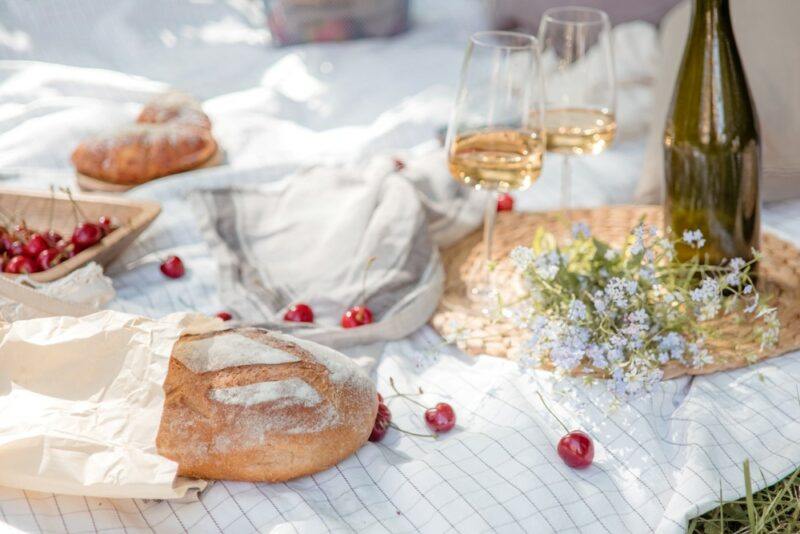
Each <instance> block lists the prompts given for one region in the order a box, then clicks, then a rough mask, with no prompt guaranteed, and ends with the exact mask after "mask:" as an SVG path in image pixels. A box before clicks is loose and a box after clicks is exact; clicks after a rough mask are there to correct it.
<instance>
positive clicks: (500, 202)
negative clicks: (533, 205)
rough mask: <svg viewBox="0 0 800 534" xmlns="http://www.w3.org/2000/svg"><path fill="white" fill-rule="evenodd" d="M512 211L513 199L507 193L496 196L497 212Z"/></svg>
mask: <svg viewBox="0 0 800 534" xmlns="http://www.w3.org/2000/svg"><path fill="white" fill-rule="evenodd" d="M513 209H514V197H512V196H511V195H510V194H508V193H500V194H499V195H497V211H511V210H513Z"/></svg>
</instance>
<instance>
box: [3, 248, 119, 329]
mask: <svg viewBox="0 0 800 534" xmlns="http://www.w3.org/2000/svg"><path fill="white" fill-rule="evenodd" d="M9 284H15V285H16V286H17V287H14V286H12V285H9ZM15 290H16V291H15ZM29 290H30V291H29ZM115 295H116V293H115V292H114V285H113V283H112V282H111V279H110V278H108V277H107V276H105V275H104V274H103V268H102V267H101V266H100V265H98V264H96V263H94V262H92V263H89V264H87V265H84V266H83V267H81V268H79V269H76V270H74V271H72V272H71V273H69V274H68V275H67V276H65V277H63V278H59V279H58V280H54V281H52V282H46V283H44V282H36V281H34V280H31V279H30V278H28V277H27V276H19V277H17V278H13V279H7V280H4V281H3V283H2V284H0V321H4V322H12V321H18V320H21V319H33V318H36V317H47V316H50V315H58V314H62V313H69V314H70V315H74V316H80V315H84V314H86V313H87V312H91V311H97V310H99V309H100V308H101V307H102V306H104V305H105V304H108V303H109V302H110V301H111V300H113V299H114V297H115ZM56 307H57V308H58V309H55V308H56Z"/></svg>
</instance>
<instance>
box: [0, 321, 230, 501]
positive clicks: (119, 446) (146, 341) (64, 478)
mask: <svg viewBox="0 0 800 534" xmlns="http://www.w3.org/2000/svg"><path fill="white" fill-rule="evenodd" d="M221 328H224V327H223V324H222V321H220V320H219V319H211V318H208V317H205V316H200V315H187V314H176V315H172V316H168V317H166V318H164V319H162V320H151V319H147V318H143V317H138V316H134V315H129V314H124V313H119V312H113V311H103V312H99V313H95V314H92V315H87V316H84V317H47V318H40V319H30V320H25V321H16V322H14V323H11V324H4V325H2V326H1V327H0V485H3V486H12V487H16V488H22V489H27V490H36V491H44V492H53V493H62V494H75V495H87V496H95V497H135V498H155V499H163V498H181V497H183V496H184V495H185V494H186V492H187V491H188V490H190V489H195V488H200V489H202V488H203V487H204V486H205V482H203V481H196V480H188V479H176V473H177V464H176V463H175V462H172V461H171V460H168V459H166V458H164V457H162V456H159V455H158V454H157V453H156V445H155V444H156V435H157V433H158V426H159V422H160V420H161V413H162V407H163V404H164V391H163V389H162V384H163V382H164V379H165V377H166V374H167V367H168V363H169V356H170V353H171V352H172V346H173V344H174V343H175V342H176V341H177V339H178V338H179V337H180V335H181V334H184V333H200V332H207V331H212V330H217V329H221Z"/></svg>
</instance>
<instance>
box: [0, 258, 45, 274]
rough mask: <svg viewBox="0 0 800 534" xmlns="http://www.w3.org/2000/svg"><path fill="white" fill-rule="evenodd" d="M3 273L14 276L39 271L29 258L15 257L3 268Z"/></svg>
mask: <svg viewBox="0 0 800 534" xmlns="http://www.w3.org/2000/svg"><path fill="white" fill-rule="evenodd" d="M3 271H4V272H6V273H13V274H29V273H35V272H36V271H38V269H37V268H36V264H35V263H34V262H33V260H32V259H30V258H29V257H27V256H14V257H13V258H11V259H10V260H8V263H6V264H5V266H4V267H3Z"/></svg>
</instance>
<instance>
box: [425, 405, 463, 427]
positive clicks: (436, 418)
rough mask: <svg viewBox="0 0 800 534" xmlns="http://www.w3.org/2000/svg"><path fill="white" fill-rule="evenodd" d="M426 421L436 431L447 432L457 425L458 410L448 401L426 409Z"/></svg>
mask: <svg viewBox="0 0 800 534" xmlns="http://www.w3.org/2000/svg"><path fill="white" fill-rule="evenodd" d="M425 422H426V423H427V424H428V428H430V429H431V430H433V431H434V432H447V431H448V430H450V429H451V428H453V427H454V426H455V425H456V412H454V411H453V407H452V406H450V405H449V404H447V403H446V402H440V403H438V404H437V405H436V406H434V407H433V408H428V409H427V410H425Z"/></svg>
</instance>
